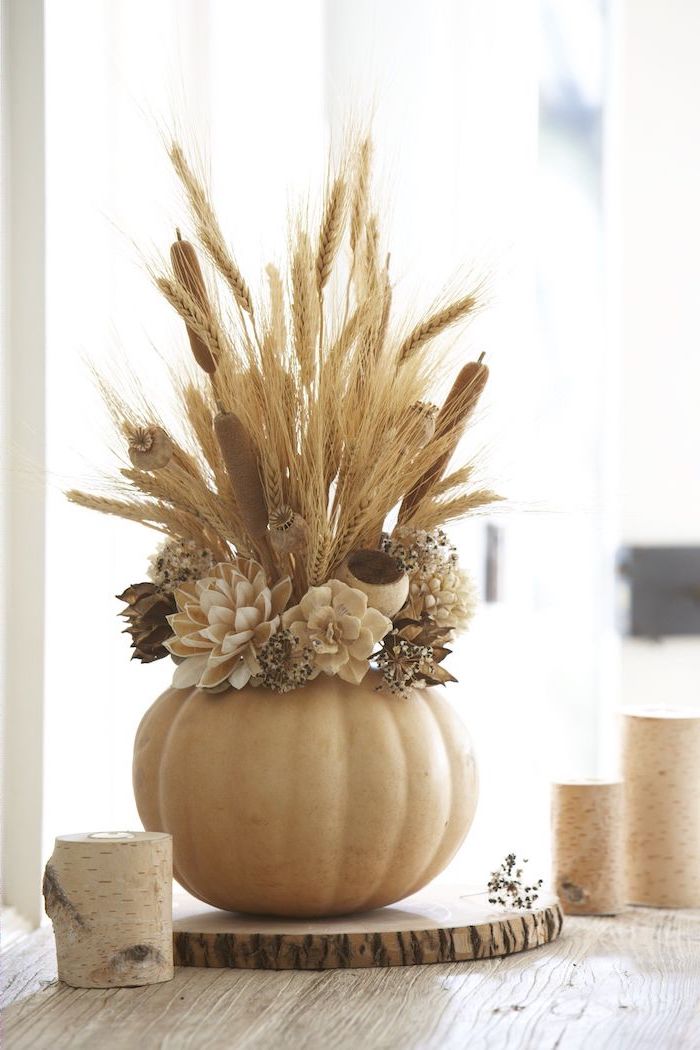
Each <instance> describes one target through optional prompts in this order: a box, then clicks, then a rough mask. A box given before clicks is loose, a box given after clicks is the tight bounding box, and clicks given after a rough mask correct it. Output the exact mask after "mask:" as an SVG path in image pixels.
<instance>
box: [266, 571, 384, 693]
mask: <svg viewBox="0 0 700 1050" xmlns="http://www.w3.org/2000/svg"><path fill="white" fill-rule="evenodd" d="M282 623H283V625H284V626H285V627H287V628H289V630H290V631H291V632H292V634H293V635H294V637H295V638H297V639H298V640H299V644H300V645H301V646H302V647H303V648H309V649H310V650H311V652H312V653H313V661H314V665H315V666H316V667H317V668H318V669H319V670H320V671H324V672H325V673H326V674H327V675H333V674H337V675H338V677H339V678H342V679H343V680H344V681H346V682H353V683H355V684H357V683H358V682H361V681H362V679H363V678H364V676H365V675H366V673H367V670H368V668H369V657H370V656H371V655H372V652H373V651H374V647H375V645H376V644H377V642H379V641H381V639H382V638H383V637H384V635H385V634H386V633H387V632H388V631H389V630H390V629H391V620H390V619H388V617H386V616H384V615H383V614H382V613H380V612H379V611H378V610H377V609H373V608H371V607H369V608H368V606H367V596H366V595H365V594H363V593H362V591H358V590H356V589H355V588H354V587H349V586H348V585H347V584H346V583H341V581H340V580H329V581H328V583H325V584H323V585H322V586H321V587H310V588H309V589H308V591H307V592H306V594H305V595H304V597H303V598H302V599H301V601H300V602H299V604H298V605H295V606H294V607H293V608H291V609H288V610H287V611H286V612H285V613H284V615H283V617H282Z"/></svg>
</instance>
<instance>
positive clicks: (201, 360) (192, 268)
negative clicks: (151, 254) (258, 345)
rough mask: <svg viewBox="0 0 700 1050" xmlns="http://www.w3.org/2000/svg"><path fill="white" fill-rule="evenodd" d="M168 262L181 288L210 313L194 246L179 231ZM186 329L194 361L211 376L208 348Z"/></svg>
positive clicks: (212, 362)
mask: <svg viewBox="0 0 700 1050" xmlns="http://www.w3.org/2000/svg"><path fill="white" fill-rule="evenodd" d="M170 260H171V262H172V264H173V272H174V273H175V276H176V277H177V279H178V281H179V282H180V284H181V285H182V287H183V288H186V289H187V291H188V292H189V293H190V295H191V296H192V298H193V299H194V301H195V302H196V303H197V305H198V306H200V307H201V308H202V310H204V312H205V313H207V314H209V313H210V312H211V308H210V306H209V297H208V295H207V288H206V285H205V283H204V275H203V274H202V268H201V267H200V265H199V259H198V258H197V253H196V251H195V249H194V245H192V244H190V242H189V241H183V240H182V238H181V237H180V231H179V230H178V231H177V240H176V241H175V242H174V243H173V244H172V245H171V247H170ZM186 328H187V335H188V336H189V340H190V347H191V348H192V355H193V357H194V359H195V361H196V362H197V364H198V365H199V367H200V368H203V369H204V371H205V372H208V373H209V375H212V374H213V373H214V372H216V361H215V360H214V358H213V356H212V354H211V351H210V350H209V347H208V346H207V344H206V343H205V342H204V340H203V339H202V338H201V336H199V335H198V334H197V332H195V331H194V329H193V328H190V326H189V325H186Z"/></svg>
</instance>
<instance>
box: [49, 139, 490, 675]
mask: <svg viewBox="0 0 700 1050" xmlns="http://www.w3.org/2000/svg"><path fill="white" fill-rule="evenodd" d="M371 153H372V146H371V142H370V140H369V139H362V140H359V141H358V142H357V143H356V144H355V145H354V146H353V147H351V148H349V149H348V150H347V151H346V154H345V156H344V158H343V160H342V162H341V164H340V166H339V168H338V170H337V171H336V172H335V174H333V175H332V176H329V179H328V184H327V189H326V193H325V198H324V202H323V209H322V213H321V214H320V216H319V219H318V221H317V222H316V223H315V224H314V223H311V222H308V221H306V222H304V221H302V219H301V218H299V219H298V220H297V221H296V226H295V229H294V233H293V235H292V236H291V239H290V252H289V254H290V259H289V267H288V272H287V273H284V274H283V273H282V272H280V270H279V269H278V268H277V267H276V266H274V265H270V266H268V267H267V271H266V277H267V280H266V289H265V290H264V292H263V293H261V295H260V296H259V297H254V296H253V294H252V292H251V290H250V288H249V286H248V284H247V282H246V280H245V279H244V277H243V275H242V273H241V271H240V270H239V268H238V265H237V263H236V261H235V258H234V255H233V254H232V252H231V251H230V250H229V248H228V246H227V243H226V240H225V238H224V235H223V233H222V230H221V228H220V225H219V222H218V220H217V217H216V214H215V211H214V209H213V207H212V204H211V201H210V197H209V194H208V192H207V189H206V187H205V182H204V180H203V179H201V178H199V177H198V175H197V174H196V173H195V170H194V168H193V166H192V165H191V164H190V162H189V161H188V159H187V157H186V155H185V153H184V151H183V149H182V148H181V146H180V145H179V144H178V143H177V142H174V143H172V145H171V147H170V157H171V160H172V163H173V166H174V168H175V172H176V174H177V176H178V178H179V180H180V182H181V184H182V187H183V189H184V194H185V198H186V201H187V204H188V213H189V222H190V226H191V229H192V234H193V241H194V242H196V243H197V245H198V247H195V244H194V243H192V242H191V241H189V240H186V239H183V237H182V234H181V233H180V230H179V229H178V230H177V236H176V239H175V241H174V243H173V245H172V247H171V249H170V261H169V264H166V263H164V264H163V265H162V266H161V267H155V268H154V269H153V273H152V276H153V279H154V280H155V283H156V285H157V287H158V288H159V290H160V291H161V292H162V294H163V295H164V296H165V298H166V299H167V301H168V302H169V303H170V304H171V305H172V306H173V307H174V309H175V310H176V311H177V313H178V314H179V315H180V317H181V318H182V320H183V322H184V325H185V329H186V332H187V336H188V338H189V344H190V348H191V358H189V359H185V360H184V361H183V362H182V363H181V364H180V365H178V367H177V368H175V369H174V370H173V385H174V390H175V393H176V397H177V405H178V412H177V416H178V417H179V418H177V419H175V420H174V422H173V425H171V426H167V425H166V424H165V423H164V422H163V421H162V418H161V415H160V413H159V411H158V410H157V408H156V406H155V405H154V404H153V403H152V401H151V400H150V399H149V398H148V397H146V395H145V393H144V392H143V391H141V392H140V396H139V397H137V398H132V399H129V398H125V397H124V396H123V395H122V394H121V393H120V392H119V391H118V390H117V389H116V388H115V387H114V386H113V385H111V384H109V383H107V382H106V381H104V380H103V381H102V389H103V393H104V395H105V399H106V402H107V405H108V406H109V409H110V411H111V414H112V417H113V420H114V422H115V424H116V427H117V430H118V433H119V435H120V437H121V439H122V442H123V448H124V454H125V455H124V465H123V466H122V467H121V469H120V470H119V471H118V472H116V475H115V476H113V477H110V478H108V479H106V483H107V486H108V487H107V489H106V492H105V493H104V494H101V493H100V494H98V493H90V492H82V491H77V490H73V491H71V492H69V493H68V497H69V499H71V500H72V501H73V502H74V503H77V504H80V505H82V506H85V507H88V508H91V509H94V510H99V511H102V512H104V513H107V514H115V515H120V516H121V517H123V518H127V519H130V520H133V521H138V522H142V523H143V524H144V525H147V526H148V527H150V528H151V529H154V530H156V531H158V532H160V533H162V534H163V536H164V539H163V541H162V542H161V546H160V547H159V548H158V549H157V551H156V552H155V554H154V555H153V558H152V561H151V565H150V570H149V579H148V580H146V581H143V582H140V583H135V584H132V585H131V586H130V587H127V588H126V590H125V591H124V592H123V593H122V594H121V595H120V596H119V597H120V599H121V600H122V601H123V602H125V603H126V606H125V608H124V610H123V611H122V614H121V615H123V616H124V617H125V618H126V621H127V626H126V631H127V632H128V633H129V634H130V635H131V639H132V647H133V656H134V657H136V658H137V659H139V660H141V661H143V662H144V663H149V662H152V661H154V660H158V659H161V658H162V657H166V656H168V655H171V656H172V657H173V659H174V661H175V663H176V665H177V666H176V669H175V674H174V679H173V684H174V685H175V686H176V687H180V688H186V687H191V686H194V685H197V686H199V687H200V688H202V689H208V690H214V691H215V690H223V689H226V688H229V687H234V688H242V687H243V686H245V685H247V684H248V683H252V684H253V685H260V686H262V687H267V688H269V689H272V690H275V691H278V692H285V691H288V690H291V689H295V688H298V687H302V686H303V685H304V684H305V683H306V682H307V681H309V680H310V679H312V678H315V677H316V676H318V675H319V674H321V673H323V674H327V675H339V676H340V677H341V678H343V679H344V680H346V681H348V682H353V683H357V682H360V681H361V680H362V679H363V678H364V676H365V674H366V673H367V671H368V668H369V667H370V666H371V665H372V666H374V667H375V668H376V669H377V670H378V671H379V672H381V675H382V682H383V683H384V685H385V687H386V688H387V689H389V690H391V691H392V692H396V693H399V694H402V693H403V694H405V693H406V691H407V690H408V689H409V688H410V687H411V686H414V685H421V684H428V685H434V684H438V683H445V682H447V681H454V678H453V677H452V676H451V675H450V674H449V672H448V671H447V670H446V669H445V668H444V666H443V663H442V661H443V659H444V657H445V656H446V655H447V654H448V653H449V651H450V650H449V649H448V648H447V643H448V642H450V641H451V640H452V639H453V638H454V636H455V635H456V634H457V633H458V632H459V631H461V630H463V629H464V628H465V627H466V626H467V625H468V623H469V620H470V618H471V616H472V614H473V611H474V604H475V596H474V588H473V586H472V582H471V580H470V578H469V576H468V574H467V573H466V572H465V571H464V569H462V568H461V567H460V565H459V563H458V559H457V554H456V551H455V549H454V548H453V547H452V545H451V544H450V542H449V540H448V538H447V535H446V533H445V532H444V526H445V525H446V524H447V523H449V522H451V521H454V520H456V519H459V518H461V517H463V516H465V515H468V514H472V513H474V512H477V511H479V510H480V509H482V508H484V507H487V506H489V505H490V504H492V503H493V502H494V501H495V500H497V499H498V498H499V497H498V496H497V495H496V494H495V493H494V492H492V491H491V490H490V489H486V488H480V487H478V486H477V484H476V483H475V481H474V478H475V476H476V475H475V463H474V462H466V463H462V464H461V465H458V466H456V467H454V466H452V465H451V461H452V459H453V455H454V453H455V451H456V450H457V446H458V443H459V441H460V438H461V437H462V435H463V433H464V431H465V429H466V427H467V425H468V424H469V422H470V420H471V418H472V417H473V414H474V410H475V408H476V405H477V402H478V400H479V397H480V395H481V393H482V391H483V389H484V385H485V383H486V380H487V376H488V370H487V367H486V365H485V364H484V363H483V361H482V360H481V359H480V360H478V361H469V362H467V363H465V364H463V365H462V367H461V368H459V369H454V367H452V366H451V365H450V356H451V355H450V354H449V352H448V351H447V350H446V349H445V347H444V345H443V344H442V341H441V340H440V339H438V337H439V336H441V335H442V334H443V333H445V332H446V331H447V330H448V329H450V328H451V327H452V326H453V325H455V324H457V323H458V322H460V321H462V320H464V319H466V318H468V317H469V316H470V314H472V313H473V312H474V311H475V310H476V309H477V307H478V305H479V302H480V295H479V288H476V289H475V290H472V291H470V292H468V293H466V294H463V295H461V296H460V297H458V298H456V299H454V300H452V301H446V302H444V303H441V304H439V305H438V306H437V307H436V308H434V309H433V310H432V312H430V313H429V314H428V315H427V316H426V317H425V318H424V319H422V320H421V321H420V322H419V323H416V324H413V325H412V326H409V325H407V324H406V323H405V322H403V323H402V322H400V321H399V322H397V321H396V320H395V319H394V318H393V316H392V313H391V305H392V284H391V279H390V275H389V256H388V255H387V254H386V252H385V250H384V248H383V247H382V244H381V235H380V229H379V222H378V218H377V215H376V213H375V211H374V210H373V207H372V200H371V192H370V188H371V187H370V183H371V178H370V166H371V165H370V161H371ZM202 262H204V263H205V268H206V271H207V273H206V276H205V272H204V270H203V267H202ZM441 389H447V391H448V392H447V394H446V396H445V397H444V398H443V399H442V403H441V404H440V405H439V406H438V405H437V404H434V403H433V398H434V397H435V396H436V392H438V391H439V390H441ZM136 402H138V403H136ZM127 457H128V458H127ZM392 522H393V523H394V524H393V525H391V524H390V523H392Z"/></svg>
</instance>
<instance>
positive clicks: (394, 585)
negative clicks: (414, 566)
mask: <svg viewBox="0 0 700 1050" xmlns="http://www.w3.org/2000/svg"><path fill="white" fill-rule="evenodd" d="M336 577H337V579H339V580H342V582H343V583H347V584H348V586H349V587H354V588H355V589H356V590H358V591H362V593H363V594H366V595H367V602H368V604H369V605H371V606H372V608H374V609H378V610H379V612H381V613H384V615H385V616H389V617H392V616H395V615H396V613H397V612H398V611H399V609H402V608H403V607H404V605H405V603H406V599H407V598H408V586H409V580H408V575H407V574H406V573H405V572H404V571H403V569H402V568H401V566H400V565H399V563H398V562H397V561H396V559H395V558H392V557H391V555H390V554H386V553H385V552H384V551H380V550H357V551H352V553H351V554H348V556H347V558H346V559H345V561H344V562H343V563H342V564H341V566H340V567H339V569H338V570H337V571H336Z"/></svg>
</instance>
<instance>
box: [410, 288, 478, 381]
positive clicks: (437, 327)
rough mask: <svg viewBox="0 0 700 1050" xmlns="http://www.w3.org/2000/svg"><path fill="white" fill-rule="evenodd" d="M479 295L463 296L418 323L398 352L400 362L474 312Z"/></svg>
mask: <svg viewBox="0 0 700 1050" xmlns="http://www.w3.org/2000/svg"><path fill="white" fill-rule="evenodd" d="M478 301H479V300H478V297H477V295H475V294H474V293H470V294H469V295H464V296H462V298H461V299H457V300H455V302H453V303H450V304H449V305H448V306H445V307H443V308H442V310H437V311H436V312H435V313H434V314H431V316H430V317H428V318H427V319H426V320H425V321H421V323H420V324H418V325H416V327H415V328H414V329H413V331H412V332H411V333H410V334H409V335H408V336H407V337H406V338H405V339H404V341H403V343H402V344H401V347H400V349H399V353H398V359H399V364H403V363H404V362H405V361H406V360H407V359H408V358H409V357H412V355H413V354H415V353H416V352H417V351H418V350H420V348H421V347H422V346H425V344H426V343H427V342H429V341H430V340H431V339H434V338H435V337H436V336H438V335H440V333H441V332H444V331H445V330H446V329H447V328H449V327H450V326H451V325H453V324H456V323H457V321H461V320H462V318H464V317H466V316H467V314H470V313H472V312H473V311H474V310H475V309H476V307H477V304H478Z"/></svg>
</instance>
